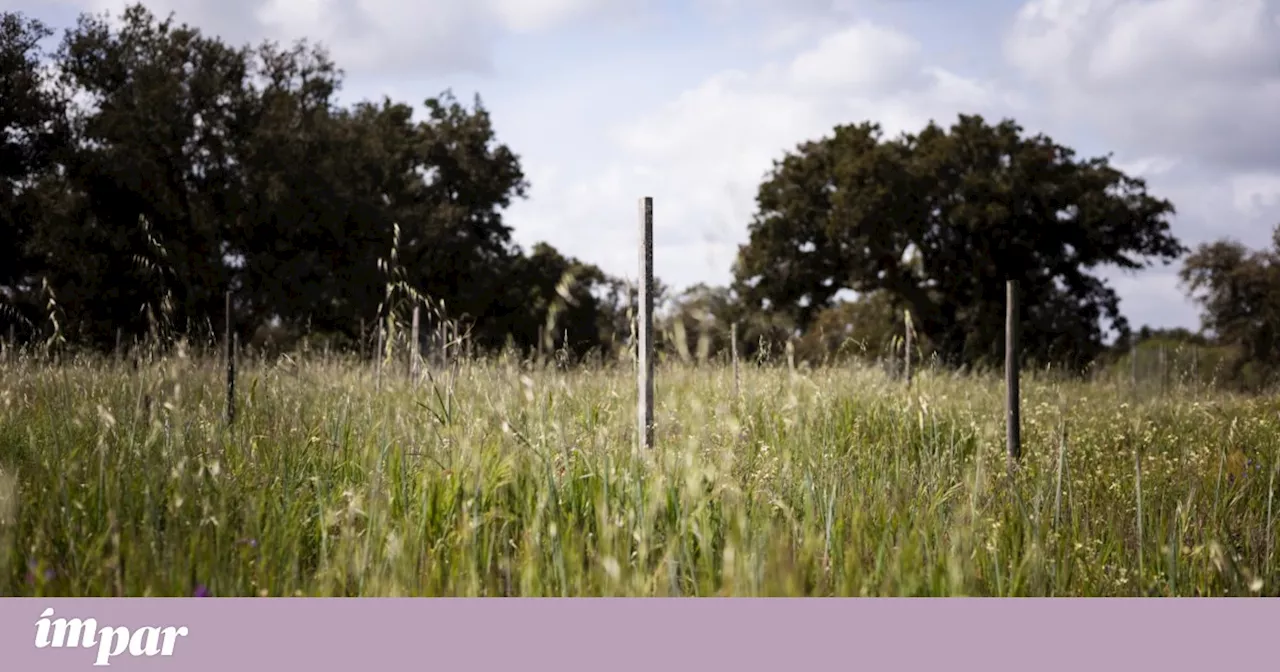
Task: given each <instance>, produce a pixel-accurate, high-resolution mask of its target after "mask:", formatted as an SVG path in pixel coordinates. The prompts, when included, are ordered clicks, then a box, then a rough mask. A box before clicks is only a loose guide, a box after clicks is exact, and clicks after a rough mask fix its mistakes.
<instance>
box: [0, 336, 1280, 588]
mask: <svg viewBox="0 0 1280 672" xmlns="http://www.w3.org/2000/svg"><path fill="white" fill-rule="evenodd" d="M220 371H221V369H220V368H219V366H218V365H217V363H216V362H214V361H205V360H202V359H199V358H186V357H181V356H173V357H169V358H167V359H162V360H158V361H153V362H150V363H144V364H143V365H142V366H140V367H139V368H137V369H136V370H135V369H134V368H133V367H132V366H131V365H129V364H127V363H123V362H118V361H105V360H88V359H80V360H75V361H64V362H62V363H60V364H58V365H56V366H53V365H48V364H45V363H42V362H40V361H37V360H35V359H19V360H16V361H9V362H7V363H4V364H0V593H3V594H5V595H62V596H69V595H70V596H103V595H129V596H140V595H177V596H184V595H192V594H211V595H214V596H230V595H271V596H280V595H460V596H471V595H555V596H561V595H563V596H594V595H606V596H608V595H895V596H898V595H1054V596H1062V595H1081V596H1092V595H1228V594H1229V595H1251V594H1264V595H1275V594H1280V584H1278V580H1280V574H1278V573H1277V565H1276V564H1275V561H1274V558H1273V555H1274V554H1273V553H1271V549H1273V548H1274V544H1275V539H1274V531H1273V524H1272V515H1271V497H1272V492H1271V489H1272V488H1273V486H1274V478H1273V475H1274V473H1275V470H1276V467H1277V464H1276V462H1277V457H1278V456H1280V416H1277V411H1280V405H1277V403H1276V402H1275V401H1274V400H1270V399H1261V398H1245V397H1236V396H1226V395H1217V396H1214V395H1209V394H1206V393H1204V392H1203V391H1199V390H1197V391H1196V392H1195V393H1194V394H1193V393H1191V392H1188V391H1187V390H1185V389H1183V388H1181V387H1176V388H1174V389H1171V390H1169V392H1168V394H1166V395H1153V394H1142V395H1139V394H1136V393H1135V392H1134V391H1132V390H1130V389H1129V388H1127V387H1126V386H1125V385H1123V384H1120V383H1106V384H1104V383H1092V384H1090V383H1073V382H1063V381H1054V380H1048V379H1043V380H1040V379H1037V378H1036V376H1030V377H1029V379H1027V380H1026V382H1025V383H1024V385H1023V394H1024V399H1023V408H1024V410H1023V418H1024V428H1023V442H1024V455H1025V457H1024V460H1023V462H1022V464H1021V467H1020V468H1019V469H1018V470H1017V471H1015V472H1013V473H1010V472H1009V471H1007V470H1006V466H1005V459H1004V455H1003V448H1004V443H1003V431H1004V430H1003V427H1002V418H1003V415H1002V412H1001V402H1002V392H1003V391H1002V388H1001V387H1000V383H999V381H998V380H996V379H995V378H993V377H978V376H953V375H951V374H947V373H944V372H940V371H931V370H929V369H925V370H923V371H919V372H918V373H917V374H916V378H915V381H914V383H913V386H912V388H911V389H910V390H906V389H904V388H903V386H902V385H901V384H900V382H898V381H894V380H891V379H888V378H886V377H885V376H884V374H883V373H881V372H880V371H878V370H872V369H869V368H868V369H858V368H853V367H842V368H828V369H820V370H811V369H806V368H800V369H798V370H797V371H796V372H795V374H794V375H789V374H788V372H787V370H786V369H785V368H782V369H775V368H769V367H757V366H745V367H743V369H742V371H741V394H740V395H735V393H734V380H733V372H732V370H731V369H730V368H728V367H723V366H714V365H704V366H689V365H663V366H661V367H660V368H659V370H658V372H657V394H656V399H657V411H656V421H657V425H658V430H657V448H656V449H655V450H654V451H652V452H650V453H647V454H640V453H638V452H637V451H636V449H635V445H636V436H635V427H636V423H635V412H636V411H635V394H636V392H635V384H634V377H633V373H632V372H631V371H630V370H629V369H627V368H626V367H621V368H609V367H596V368H588V369H581V370H571V371H570V370H562V369H556V368H554V367H548V368H538V367H530V366H528V365H526V364H522V363H520V362H517V361H515V360H513V359H494V360H489V361H478V360H477V361H464V362H462V363H461V364H460V365H459V367H458V369H457V370H456V371H455V372H453V373H452V374H451V373H446V372H436V374H435V376H434V377H433V378H431V379H429V380H426V381H425V382H423V383H421V384H419V385H416V386H415V385H412V384H410V383H409V382H408V381H405V380H404V379H403V374H398V373H395V372H394V371H393V370H391V369H387V370H385V371H384V372H383V379H382V381H381V389H380V390H379V389H377V386H376V385H375V371H374V368H373V367H372V366H370V365H368V364H365V363H358V362H354V361H350V360H344V359H341V358H337V357H330V358H324V357H312V358H310V359H307V360H305V361H302V362H297V361H293V360H288V359H285V360H281V361H280V362H278V363H263V362H257V363H253V362H245V363H244V364H242V365H241V367H240V370H239V382H238V385H237V389H238V390H239V399H240V408H239V410H238V412H237V415H236V424H235V425H234V426H232V427H228V426H227V424H226V422H225V416H224V410H225V408H224V399H225V397H224V395H225V392H224V385H225V381H224V380H223V378H222V377H220ZM1064 427H1066V428H1069V430H1070V431H1069V432H1066V433H1065V437H1064V432H1063V429H1064ZM1139 476H1140V478H1139ZM1139 484H1140V490H1139V489H1138V488H1139ZM1059 486H1060V487H1059ZM1139 530H1141V532H1139Z"/></svg>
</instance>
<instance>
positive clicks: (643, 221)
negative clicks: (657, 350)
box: [636, 196, 653, 449]
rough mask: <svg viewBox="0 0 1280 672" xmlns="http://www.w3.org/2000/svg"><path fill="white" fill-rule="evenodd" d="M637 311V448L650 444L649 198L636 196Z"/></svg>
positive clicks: (651, 204) (651, 356)
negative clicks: (637, 247)
mask: <svg viewBox="0 0 1280 672" xmlns="http://www.w3.org/2000/svg"><path fill="white" fill-rule="evenodd" d="M639 290H640V291H639V294H640V296H639V299H640V301H639V303H640V314H639V316H638V318H639V320H638V321H639V323H638V324H637V325H636V331H637V335H638V337H639V339H638V341H639V342H638V343H637V348H636V379H637V385H638V390H637V391H638V392H639V396H638V399H637V416H638V417H637V421H638V425H637V427H638V430H639V438H640V447H641V448H642V449H649V448H652V447H653V198H652V197H649V196H645V197H644V198H642V199H640V287H639Z"/></svg>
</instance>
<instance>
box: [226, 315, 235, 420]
mask: <svg viewBox="0 0 1280 672" xmlns="http://www.w3.org/2000/svg"><path fill="white" fill-rule="evenodd" d="M226 304H227V305H226V313H225V316H224V319H225V333H224V336H223V340H224V341H225V343H226V348H227V353H226V356H227V424H228V425H230V424H233V423H234V422H235V421H236V340H237V339H236V334H235V332H234V330H233V329H232V328H231V323H232V319H231V292H227V296H226Z"/></svg>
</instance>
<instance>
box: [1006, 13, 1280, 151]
mask: <svg viewBox="0 0 1280 672" xmlns="http://www.w3.org/2000/svg"><path fill="white" fill-rule="evenodd" d="M1006 54H1007V56H1008V58H1009V59H1010V61H1011V62H1012V63H1013V65H1014V66H1015V67H1016V68H1018V69H1019V70H1020V71H1021V72H1022V73H1023V74H1024V75H1026V76H1027V77H1028V78H1029V79H1030V80H1031V81H1032V82H1033V83H1036V84H1039V85H1042V86H1043V87H1044V88H1045V90H1046V91H1047V92H1048V94H1049V100H1048V102H1049V104H1050V108H1051V109H1053V110H1055V111H1056V112H1057V113H1058V114H1059V115H1061V117H1062V118H1064V119H1065V118H1072V119H1077V120H1085V121H1087V122H1089V123H1092V124H1094V125H1095V126H1096V127H1097V128H1098V129H1099V130H1100V131H1101V132H1103V133H1104V134H1105V135H1106V138H1107V140H1108V141H1109V142H1110V143H1112V144H1113V145H1115V146H1117V147H1118V148H1120V149H1123V150H1128V151H1132V152H1135V153H1139V154H1149V153H1177V154H1179V155H1181V156H1183V157H1184V158H1188V159H1193V160H1198V161H1202V162H1205V163H1211V164H1214V165H1217V166H1221V167H1224V168H1232V169H1257V168H1259V167H1264V166H1271V167H1274V166H1276V165H1278V164H1280V125H1277V124H1275V116H1276V110H1280V0H1232V1H1231V2H1223V1H1222V0H1032V1H1031V2H1028V3H1027V4H1026V5H1025V6H1023V8H1022V10H1021V11H1020V12H1019V13H1018V15H1017V18H1016V20H1015V23H1014V26H1013V29H1012V30H1011V31H1010V34H1009V35H1008V38H1007V41H1006Z"/></svg>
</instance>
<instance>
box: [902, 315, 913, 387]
mask: <svg viewBox="0 0 1280 672" xmlns="http://www.w3.org/2000/svg"><path fill="white" fill-rule="evenodd" d="M902 317H903V319H902V326H903V333H904V334H905V337H904V338H903V344H902V345H903V348H902V349H903V355H902V369H903V371H902V375H903V377H904V378H905V379H906V381H907V387H911V350H912V348H913V345H914V344H913V343H912V338H911V332H912V331H913V325H912V324H911V311H909V310H908V311H904V312H903V314H902Z"/></svg>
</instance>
